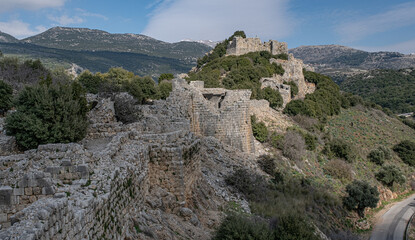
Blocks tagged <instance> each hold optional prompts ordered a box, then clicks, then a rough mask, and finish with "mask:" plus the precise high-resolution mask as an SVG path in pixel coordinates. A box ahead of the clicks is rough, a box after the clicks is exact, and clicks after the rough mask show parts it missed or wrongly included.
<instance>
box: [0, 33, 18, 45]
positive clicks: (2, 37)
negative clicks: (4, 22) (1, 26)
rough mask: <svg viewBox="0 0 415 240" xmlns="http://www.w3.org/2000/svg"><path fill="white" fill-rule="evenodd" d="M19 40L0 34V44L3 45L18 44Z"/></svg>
mask: <svg viewBox="0 0 415 240" xmlns="http://www.w3.org/2000/svg"><path fill="white" fill-rule="evenodd" d="M18 41H19V40H18V39H17V38H15V37H13V36H11V35H9V34H7V33H4V32H0V42H2V43H4V42H6V43H14V42H18Z"/></svg>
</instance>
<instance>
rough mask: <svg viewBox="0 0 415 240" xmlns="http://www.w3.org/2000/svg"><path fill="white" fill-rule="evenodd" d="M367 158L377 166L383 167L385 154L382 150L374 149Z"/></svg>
mask: <svg viewBox="0 0 415 240" xmlns="http://www.w3.org/2000/svg"><path fill="white" fill-rule="evenodd" d="M367 158H368V159H369V160H370V161H371V162H374V163H376V164H377V165H383V163H384V162H385V153H384V152H383V151H382V150H379V149H374V150H372V151H370V153H369V154H368V155H367Z"/></svg>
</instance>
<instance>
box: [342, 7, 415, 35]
mask: <svg viewBox="0 0 415 240" xmlns="http://www.w3.org/2000/svg"><path fill="white" fill-rule="evenodd" d="M414 24H415V2H410V3H404V4H400V5H397V6H396V7H394V8H393V9H391V10H389V11H387V12H383V13H379V14H376V15H372V16H369V17H366V18H363V19H358V20H353V21H349V22H346V23H343V24H341V25H340V26H338V28H337V32H338V33H339V35H340V36H341V37H342V39H343V41H345V42H354V41H357V40H360V39H363V38H365V37H367V36H370V35H373V34H376V33H382V32H386V31H389V30H393V29H397V28H400V27H405V26H411V25H414Z"/></svg>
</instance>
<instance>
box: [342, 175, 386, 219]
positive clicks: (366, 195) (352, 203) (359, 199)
mask: <svg viewBox="0 0 415 240" xmlns="http://www.w3.org/2000/svg"><path fill="white" fill-rule="evenodd" d="M346 192H347V196H345V197H344V198H343V205H344V206H345V207H346V208H347V209H349V210H355V211H356V212H357V213H358V214H359V216H360V217H364V211H365V208H367V207H371V208H374V207H376V205H377V203H378V202H379V192H378V190H377V189H376V187H372V186H370V185H369V183H367V182H364V181H358V180H354V181H353V182H352V183H350V184H349V185H347V186H346Z"/></svg>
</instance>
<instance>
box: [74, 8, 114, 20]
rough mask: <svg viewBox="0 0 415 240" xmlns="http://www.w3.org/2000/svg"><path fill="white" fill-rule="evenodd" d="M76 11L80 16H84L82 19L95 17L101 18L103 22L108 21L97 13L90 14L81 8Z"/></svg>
mask: <svg viewBox="0 0 415 240" xmlns="http://www.w3.org/2000/svg"><path fill="white" fill-rule="evenodd" d="M76 11H78V12H80V15H82V16H84V17H95V18H101V19H103V20H108V17H106V16H104V15H102V14H99V13H92V12H88V11H86V10H84V9H81V8H77V9H76Z"/></svg>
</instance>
